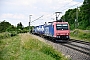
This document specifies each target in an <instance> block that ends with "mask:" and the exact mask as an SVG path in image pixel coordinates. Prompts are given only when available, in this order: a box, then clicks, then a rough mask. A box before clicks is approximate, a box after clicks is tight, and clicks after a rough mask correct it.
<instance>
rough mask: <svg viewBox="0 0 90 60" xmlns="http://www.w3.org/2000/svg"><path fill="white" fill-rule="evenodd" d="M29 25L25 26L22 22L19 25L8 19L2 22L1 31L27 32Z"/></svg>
mask: <svg viewBox="0 0 90 60" xmlns="http://www.w3.org/2000/svg"><path fill="white" fill-rule="evenodd" d="M28 29H29V26H27V27H24V26H23V25H22V23H21V22H19V23H18V24H17V26H14V25H11V24H10V23H9V22H7V21H5V20H4V21H2V22H0V33H2V32H13V31H14V32H17V33H26V32H28V31H29V30H28Z"/></svg>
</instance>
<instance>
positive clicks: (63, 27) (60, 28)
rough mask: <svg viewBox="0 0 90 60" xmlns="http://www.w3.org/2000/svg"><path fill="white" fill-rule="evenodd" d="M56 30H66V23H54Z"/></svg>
mask: <svg viewBox="0 0 90 60" xmlns="http://www.w3.org/2000/svg"><path fill="white" fill-rule="evenodd" d="M56 29H57V30H68V24H56Z"/></svg>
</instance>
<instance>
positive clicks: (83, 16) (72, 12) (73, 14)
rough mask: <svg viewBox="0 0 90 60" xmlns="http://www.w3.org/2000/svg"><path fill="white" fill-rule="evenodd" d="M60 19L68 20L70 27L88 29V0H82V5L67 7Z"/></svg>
mask: <svg viewBox="0 0 90 60" xmlns="http://www.w3.org/2000/svg"><path fill="white" fill-rule="evenodd" d="M77 16H78V17H77ZM61 19H64V20H65V21H67V22H69V24H70V28H71V29H75V28H79V29H88V30H90V0H84V2H83V5H81V6H80V7H77V8H75V9H69V10H68V11H66V13H65V15H64V16H62V17H61ZM75 19H76V21H75Z"/></svg>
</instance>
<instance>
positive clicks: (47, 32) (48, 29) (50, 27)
mask: <svg viewBox="0 0 90 60" xmlns="http://www.w3.org/2000/svg"><path fill="white" fill-rule="evenodd" d="M44 35H45V36H48V37H53V36H54V27H53V25H52V24H50V25H46V26H45V27H44Z"/></svg>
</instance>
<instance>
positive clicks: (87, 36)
mask: <svg viewBox="0 0 90 60" xmlns="http://www.w3.org/2000/svg"><path fill="white" fill-rule="evenodd" d="M70 35H71V36H73V37H77V38H80V39H82V40H85V41H89V42H90V32H86V31H85V30H79V29H76V30H74V31H73V32H71V33H70Z"/></svg>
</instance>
